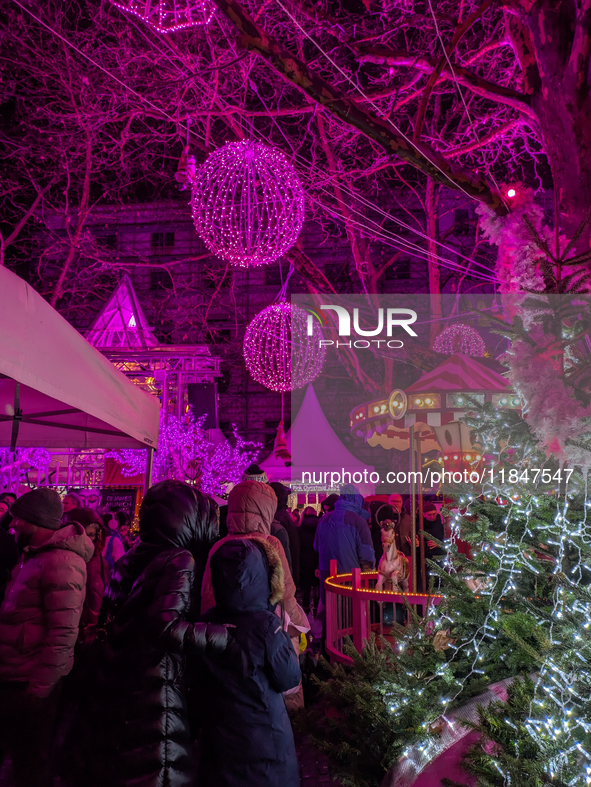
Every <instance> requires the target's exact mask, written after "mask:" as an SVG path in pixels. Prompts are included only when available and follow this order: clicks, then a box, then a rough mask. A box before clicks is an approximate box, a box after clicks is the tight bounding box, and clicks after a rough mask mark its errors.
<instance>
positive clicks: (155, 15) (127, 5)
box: [111, 0, 215, 33]
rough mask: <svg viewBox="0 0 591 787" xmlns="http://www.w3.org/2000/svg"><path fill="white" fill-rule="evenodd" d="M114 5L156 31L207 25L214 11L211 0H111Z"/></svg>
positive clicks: (170, 30) (170, 31)
mask: <svg viewBox="0 0 591 787" xmlns="http://www.w3.org/2000/svg"><path fill="white" fill-rule="evenodd" d="M111 2H112V3H113V5H114V6H117V8H120V9H121V10H122V11H125V12H126V13H128V14H132V15H133V16H137V17H138V18H139V19H141V20H142V21H143V22H146V24H148V25H149V26H150V27H151V28H152V29H154V30H156V31H157V32H158V33H174V32H175V30H184V29H185V28H187V27H199V26H201V25H208V24H209V22H210V21H211V18H212V16H213V12H214V11H215V5H214V4H213V2H212V1H211V0H111Z"/></svg>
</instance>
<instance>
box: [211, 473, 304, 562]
mask: <svg viewBox="0 0 591 787" xmlns="http://www.w3.org/2000/svg"><path fill="white" fill-rule="evenodd" d="M242 480H243V481H257V482H258V483H259V484H269V478H268V476H267V474H266V473H265V471H264V470H262V469H261V468H260V467H259V466H258V465H255V464H252V465H249V466H248V467H247V468H246V470H245V471H244V472H243V473H242ZM225 508H226V510H225V512H224V528H223V529H222V528H221V527H220V534H221V536H222V538H225V537H226V536H227V535H228V522H227V519H228V508H227V506H225ZM271 535H272V536H275V538H277V539H278V540H279V541H280V542H281V546H282V547H283V551H284V552H285V557H286V558H287V564H288V566H289V573H290V574H291V575H292V576H293V570H292V568H293V565H292V559H291V548H290V539H289V534H288V532H287V530H286V529H285V528H284V527H283V525H282V524H281V522H280V521H279V520H278V519H273V522H272V523H271Z"/></svg>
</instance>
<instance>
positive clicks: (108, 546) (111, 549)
mask: <svg viewBox="0 0 591 787" xmlns="http://www.w3.org/2000/svg"><path fill="white" fill-rule="evenodd" d="M103 522H104V525H105V527H106V529H107V537H106V539H105V546H104V547H103V555H104V556H105V560H106V561H107V565H108V566H109V571H113V568H114V566H115V563H116V562H117V561H118V560H120V559H121V558H122V557H123V555H124V554H125V546H124V544H123V539H122V538H121V534H120V533H119V520H118V519H117V515H116V514H115V513H113V512H110V513H108V514H103Z"/></svg>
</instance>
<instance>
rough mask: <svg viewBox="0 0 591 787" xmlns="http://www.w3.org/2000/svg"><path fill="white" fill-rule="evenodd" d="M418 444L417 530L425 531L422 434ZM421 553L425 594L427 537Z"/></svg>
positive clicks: (422, 589) (422, 539)
mask: <svg viewBox="0 0 591 787" xmlns="http://www.w3.org/2000/svg"><path fill="white" fill-rule="evenodd" d="M416 443H417V468H416V469H417V470H418V473H417V476H416V477H417V478H418V479H419V486H418V489H417V492H418V503H419V506H418V508H419V510H418V515H419V526H418V528H417V530H424V520H423V457H422V454H421V434H420V433H419V436H418V439H417V441H416ZM420 538H421V542H420V546H421V551H420V565H421V591H422V592H423V593H426V592H427V569H426V566H425V536H421V537H420Z"/></svg>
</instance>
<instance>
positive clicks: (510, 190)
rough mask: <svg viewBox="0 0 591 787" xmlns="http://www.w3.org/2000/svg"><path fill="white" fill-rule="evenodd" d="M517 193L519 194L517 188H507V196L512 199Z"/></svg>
mask: <svg viewBox="0 0 591 787" xmlns="http://www.w3.org/2000/svg"><path fill="white" fill-rule="evenodd" d="M516 194H517V192H516V191H515V189H508V190H507V196H508V197H509V198H510V199H513V197H515V196H516Z"/></svg>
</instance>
